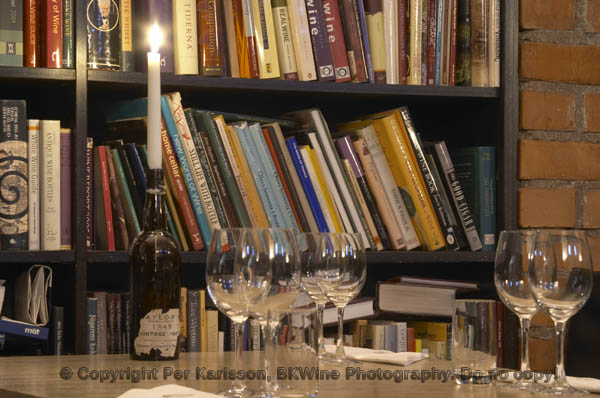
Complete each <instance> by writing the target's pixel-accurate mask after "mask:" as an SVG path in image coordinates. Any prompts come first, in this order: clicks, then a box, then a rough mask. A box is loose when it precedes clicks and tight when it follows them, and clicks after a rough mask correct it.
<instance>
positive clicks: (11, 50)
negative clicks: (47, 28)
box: [0, 0, 62, 66]
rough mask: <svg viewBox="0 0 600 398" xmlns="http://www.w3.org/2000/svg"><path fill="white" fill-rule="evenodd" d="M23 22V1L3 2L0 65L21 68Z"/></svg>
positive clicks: (0, 28)
mask: <svg viewBox="0 0 600 398" xmlns="http://www.w3.org/2000/svg"><path fill="white" fill-rule="evenodd" d="M23 22H24V20H23V0H19V1H4V2H3V3H2V13H1V14H0V42H1V43H2V50H1V51H0V65H6V66H23ZM61 29H62V28H61Z"/></svg>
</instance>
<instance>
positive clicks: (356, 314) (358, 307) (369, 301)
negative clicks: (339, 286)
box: [323, 297, 377, 326]
mask: <svg viewBox="0 0 600 398" xmlns="http://www.w3.org/2000/svg"><path fill="white" fill-rule="evenodd" d="M374 303H375V299H374V298H373V297H361V298H356V299H353V300H351V301H350V302H349V303H348V304H347V305H346V308H345V309H344V322H349V321H353V320H355V319H367V318H372V317H374V316H376V315H377V310H376V309H375V306H374ZM337 319H338V316H337V308H336V307H335V306H334V305H332V304H331V303H328V304H327V305H325V309H324V310H323V325H325V326H327V325H333V324H335V323H336V322H337Z"/></svg>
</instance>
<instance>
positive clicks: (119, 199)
mask: <svg viewBox="0 0 600 398" xmlns="http://www.w3.org/2000/svg"><path fill="white" fill-rule="evenodd" d="M145 114H146V99H145V98H142V99H138V100H134V101H127V102H124V103H119V104H116V105H115V106H114V107H113V108H111V109H109V110H108V111H107V113H106V118H107V120H108V126H109V127H108V128H109V135H111V137H113V138H115V140H112V141H110V142H108V144H109V146H103V145H102V146H99V147H97V148H95V149H94V156H91V153H90V154H89V156H88V161H89V162H88V166H89V167H88V172H89V173H88V177H89V178H88V184H89V186H88V192H96V194H95V195H93V199H92V197H91V196H90V197H89V198H88V215H89V217H88V218H89V220H93V224H94V226H95V228H92V226H91V224H92V222H90V223H88V231H89V235H90V236H91V234H92V231H95V239H94V242H95V245H94V247H95V248H96V249H108V250H115V249H119V248H120V249H124V248H127V247H128V243H129V242H130V241H131V239H132V238H133V237H134V236H135V235H136V234H137V232H139V221H140V220H141V217H140V215H141V203H143V196H142V195H143V192H144V191H143V190H144V188H143V185H144V184H143V182H144V181H145V177H144V168H145V167H147V166H146V165H145V152H144V148H143V147H140V146H139V145H138V146H136V145H135V144H133V143H125V144H123V143H122V141H119V137H122V138H124V139H127V140H131V139H134V140H135V139H136V138H137V139H138V140H144V137H145V135H146V126H145ZM162 117H163V118H162V119H163V131H162V133H161V134H162V136H163V140H162V144H163V164H164V166H163V168H164V169H165V170H166V188H167V205H168V213H169V214H168V217H167V220H168V224H169V229H170V231H171V232H172V233H173V234H174V235H175V237H176V239H177V240H178V241H179V242H180V244H181V247H182V248H183V249H184V250H202V249H203V248H205V247H206V245H207V244H208V242H209V241H210V238H211V234H212V231H213V230H214V229H215V228H220V227H228V226H231V227H236V226H243V227H254V228H267V227H286V228H293V229H295V230H296V231H298V232H300V231H312V232H319V231H320V232H344V231H346V232H359V233H361V235H362V237H363V241H364V243H365V246H366V247H367V248H369V249H372V250H401V249H406V250H412V249H415V248H418V247H420V248H423V249H426V250H438V249H443V248H447V249H450V250H460V249H470V250H479V249H481V247H482V245H481V241H484V243H486V249H489V250H491V249H493V247H494V234H495V215H494V212H495V211H494V195H495V186H494V178H495V177H494V174H495V171H494V159H493V148H489V147H486V148H485V149H486V150H485V151H484V152H485V153H486V154H487V161H486V163H485V167H483V168H481V167H479V163H478V162H471V163H469V162H467V161H465V162H464V165H465V172H464V173H461V175H462V176H463V177H464V181H465V183H469V184H470V185H469V186H470V187H472V188H470V192H469V194H465V193H464V192H463V191H462V188H461V183H460V181H459V180H458V178H457V176H456V173H455V171H454V169H453V166H452V162H451V159H450V155H449V154H448V150H447V148H446V147H445V143H444V142H436V143H431V144H430V145H425V144H424V143H422V142H421V139H420V137H419V135H418V133H417V131H416V128H415V126H414V123H413V121H412V119H411V116H410V113H409V112H408V109H407V108H406V107H402V108H399V109H394V110H391V111H387V112H382V113H380V114H376V115H367V116H365V117H364V118H363V119H361V120H356V121H352V122H347V123H344V124H341V125H339V126H337V129H336V130H337V131H335V132H333V133H331V132H330V130H329V128H328V126H327V122H326V120H325V118H324V116H323V114H322V113H321V112H320V111H319V110H318V109H308V110H301V111H295V112H291V113H289V114H286V115H281V117H280V118H278V119H274V118H264V117H258V116H250V115H241V114H233V113H225V112H212V111H206V110H199V109H183V106H182V102H181V96H180V95H179V93H177V92H176V93H171V94H167V95H164V96H163V97H162ZM138 142H142V141H138ZM111 146H112V147H111ZM107 149H108V150H107ZM480 149H481V148H479V149H477V150H475V153H479V150H480ZM428 150H429V151H430V153H427V151H428ZM469 151H470V150H465V151H460V153H462V152H469ZM111 159H113V160H111ZM476 159H479V157H476ZM92 163H93V167H91V164H92ZM111 163H112V164H113V165H112V166H111ZM461 164H462V163H461ZM471 166H473V167H478V169H477V170H478V171H477V172H476V173H475V172H473V173H469V172H468V171H469V170H471ZM480 169H483V170H480ZM484 173H485V175H486V176H487V177H486V178H487V179H486V180H485V181H487V185H486V186H485V189H487V191H486V193H485V194H483V193H481V194H478V193H477V189H479V188H482V187H484V185H483V184H482V182H481V181H483V177H482V175H483V174H484ZM92 181H93V182H94V183H93V188H92ZM465 197H469V198H471V199H473V200H474V201H475V202H476V203H477V204H478V205H477V206H478V207H476V204H475V203H474V204H473V205H472V206H470V204H469V203H468V202H467V200H465ZM92 202H95V203H96V205H95V206H93V208H94V212H95V214H94V217H92ZM480 202H481V203H482V204H480V205H479V203H480ZM469 207H471V208H474V209H475V208H477V210H478V211H479V212H481V214H482V216H478V217H477V219H476V221H477V222H479V225H476V223H475V221H474V219H473V217H472V216H471V213H470V211H469ZM484 212H485V216H483V214H484ZM478 226H482V228H480V229H479V232H478V229H477V227H478ZM479 233H481V238H480V235H479Z"/></svg>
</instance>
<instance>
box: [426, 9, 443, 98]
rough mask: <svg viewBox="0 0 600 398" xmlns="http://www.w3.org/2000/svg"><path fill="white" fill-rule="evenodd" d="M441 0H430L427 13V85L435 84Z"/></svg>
mask: <svg viewBox="0 0 600 398" xmlns="http://www.w3.org/2000/svg"><path fill="white" fill-rule="evenodd" d="M439 1H440V0H429V11H428V14H427V85H428V86H433V85H434V84H435V55H436V52H435V45H436V43H437V37H436V34H437V9H438V3H439Z"/></svg>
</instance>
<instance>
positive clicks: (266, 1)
mask: <svg viewBox="0 0 600 398" xmlns="http://www.w3.org/2000/svg"><path fill="white" fill-rule="evenodd" d="M252 15H253V17H254V32H255V36H256V49H257V51H258V70H259V72H260V78H261V79H275V78H278V77H279V57H278V54H277V42H276V38H275V25H274V24H273V11H272V9H271V0H252Z"/></svg>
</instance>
